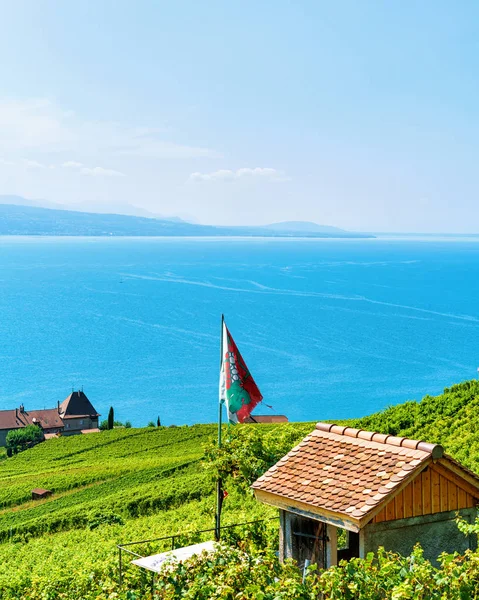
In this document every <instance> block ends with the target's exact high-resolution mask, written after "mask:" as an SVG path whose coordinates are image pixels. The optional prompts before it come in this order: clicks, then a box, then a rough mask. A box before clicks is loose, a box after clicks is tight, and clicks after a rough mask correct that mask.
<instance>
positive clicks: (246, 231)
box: [0, 203, 374, 237]
mask: <svg viewBox="0 0 479 600" xmlns="http://www.w3.org/2000/svg"><path fill="white" fill-rule="evenodd" d="M338 231H339V233H338V232H334V233H324V232H318V231H303V232H298V231H291V230H286V231H275V230H271V229H268V228H262V227H215V226H213V225H195V224H192V223H186V222H185V221H181V220H179V221H171V220H162V219H157V218H146V217H135V216H130V215H118V214H110V213H108V214H103V213H92V212H78V211H72V210H59V209H51V208H42V207H38V206H24V205H19V204H1V203H0V235H59V236H246V237H248V236H249V237H251V236H254V237H285V236H289V237H298V236H299V237H374V236H369V235H364V234H356V233H349V232H347V231H345V232H342V231H341V230H338Z"/></svg>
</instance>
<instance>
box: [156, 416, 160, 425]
mask: <svg viewBox="0 0 479 600" xmlns="http://www.w3.org/2000/svg"><path fill="white" fill-rule="evenodd" d="M156 426H157V427H161V421H160V417H157V418H156Z"/></svg>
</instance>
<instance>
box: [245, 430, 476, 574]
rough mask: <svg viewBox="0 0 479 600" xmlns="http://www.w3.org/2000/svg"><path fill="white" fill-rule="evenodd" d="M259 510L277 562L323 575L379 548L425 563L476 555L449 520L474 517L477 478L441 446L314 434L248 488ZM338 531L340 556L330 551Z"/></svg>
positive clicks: (471, 541)
mask: <svg viewBox="0 0 479 600" xmlns="http://www.w3.org/2000/svg"><path fill="white" fill-rule="evenodd" d="M252 487H253V490H254V494H255V496H256V498H257V499H258V500H259V501H260V502H264V503H265V504H269V505H271V506H275V507H277V508H279V513H280V558H281V559H282V560H283V559H285V558H294V559H295V560H297V561H298V564H299V566H300V567H303V566H304V565H305V564H309V563H317V564H318V566H319V567H322V568H328V567H330V566H332V565H335V564H337V562H338V560H340V559H342V558H345V559H349V558H352V557H355V556H356V557H365V556H366V554H367V553H368V552H371V551H372V552H376V551H377V549H378V548H379V547H380V546H383V547H384V548H385V549H386V550H391V551H394V552H398V553H400V554H403V555H407V554H409V553H410V552H411V550H412V549H413V547H414V545H415V544H416V543H417V542H419V543H420V544H421V545H422V547H423V549H424V555H425V557H426V558H428V559H430V560H431V561H433V562H435V561H436V559H437V557H438V556H439V554H440V553H441V552H454V551H458V552H464V551H465V550H466V549H467V548H475V545H476V539H475V536H465V535H464V534H463V533H461V532H460V531H459V530H458V528H457V525H456V522H455V519H456V517H457V515H458V514H459V515H461V516H462V517H463V518H464V519H466V520H467V521H468V522H473V521H474V519H475V516H476V506H477V504H478V503H479V477H478V476H477V475H476V474H475V473H473V472H472V471H470V470H469V469H467V468H465V467H464V466H462V465H461V464H459V463H458V462H457V461H455V460H454V459H453V458H452V457H450V456H448V455H447V454H444V450H443V448H442V446H440V445H438V444H428V443H425V442H422V441H416V440H410V439H407V438H403V437H394V436H390V435H383V434H380V433H374V432H371V431H362V430H359V429H353V428H350V427H339V426H337V425H330V424H327V423H318V424H317V425H316V429H315V430H314V431H313V432H312V433H310V434H309V435H308V436H307V437H306V438H304V440H303V441H302V442H301V443H300V444H299V445H298V446H296V448H293V450H291V452H289V453H288V454H287V455H286V456H285V457H284V458H282V459H281V460H280V461H279V462H278V463H276V465H274V466H273V467H271V469H269V471H267V472H266V473H265V474H264V475H263V476H261V477H260V478H259V479H258V480H257V481H256V482H255V483H254V484H253V486H252ZM338 528H340V529H343V530H346V534H347V543H346V546H347V547H346V548H343V549H341V550H339V551H338V549H337V534H338Z"/></svg>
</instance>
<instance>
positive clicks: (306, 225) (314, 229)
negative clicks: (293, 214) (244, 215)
mask: <svg viewBox="0 0 479 600" xmlns="http://www.w3.org/2000/svg"><path fill="white" fill-rule="evenodd" d="M262 228H263V229H270V230H271V231H291V232H300V233H305V232H308V233H331V234H339V233H348V232H347V231H345V230H344V229H339V227H332V226H331V225H318V224H317V223H313V222H311V221H282V222H281V223H271V225H264V226H263V227H262Z"/></svg>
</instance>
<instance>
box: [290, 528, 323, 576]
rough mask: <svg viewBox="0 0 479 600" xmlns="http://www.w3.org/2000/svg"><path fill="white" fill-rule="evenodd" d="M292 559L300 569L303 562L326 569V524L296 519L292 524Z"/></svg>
mask: <svg viewBox="0 0 479 600" xmlns="http://www.w3.org/2000/svg"><path fill="white" fill-rule="evenodd" d="M292 537H293V539H292V542H293V544H292V546H293V558H294V559H295V560H296V561H297V563H298V566H299V568H300V569H302V568H303V567H304V564H305V561H306V560H308V561H309V562H310V564H317V565H318V567H319V568H320V569H324V568H326V543H327V536H326V524H325V523H322V522H321V521H314V520H313V519H305V518H303V517H296V518H295V519H293V523H292Z"/></svg>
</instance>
